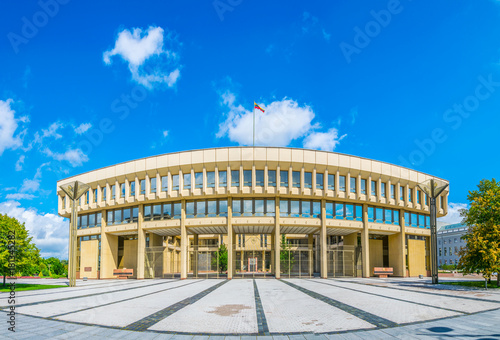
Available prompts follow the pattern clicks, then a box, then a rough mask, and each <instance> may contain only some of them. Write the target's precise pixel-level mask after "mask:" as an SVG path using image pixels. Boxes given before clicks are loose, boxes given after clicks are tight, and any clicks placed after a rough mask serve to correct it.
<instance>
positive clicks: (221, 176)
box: [219, 171, 227, 187]
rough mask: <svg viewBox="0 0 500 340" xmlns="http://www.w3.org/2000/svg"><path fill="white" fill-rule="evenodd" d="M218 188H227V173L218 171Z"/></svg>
mask: <svg viewBox="0 0 500 340" xmlns="http://www.w3.org/2000/svg"><path fill="white" fill-rule="evenodd" d="M219 186H220V187H225V186H227V171H219Z"/></svg>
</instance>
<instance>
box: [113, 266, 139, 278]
mask: <svg viewBox="0 0 500 340" xmlns="http://www.w3.org/2000/svg"><path fill="white" fill-rule="evenodd" d="M113 275H117V276H118V279H125V280H126V279H128V277H129V276H134V270H133V269H127V268H123V269H113Z"/></svg>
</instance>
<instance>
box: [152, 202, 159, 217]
mask: <svg viewBox="0 0 500 340" xmlns="http://www.w3.org/2000/svg"><path fill="white" fill-rule="evenodd" d="M160 218H161V204H155V205H153V219H154V220H159V219H160Z"/></svg>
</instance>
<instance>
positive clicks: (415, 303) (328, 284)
mask: <svg viewBox="0 0 500 340" xmlns="http://www.w3.org/2000/svg"><path fill="white" fill-rule="evenodd" d="M309 281H312V282H315V283H319V284H322V285H327V286H332V287H336V288H340V289H347V290H352V291H353V292H358V293H364V294H369V295H373V296H378V297H382V298H385V299H390V300H396V301H401V302H406V303H410V304H412V305H420V306H424V307H431V308H437V309H442V310H446V311H448V312H455V313H461V314H469V313H467V312H462V311H459V310H456V309H451V308H446V307H438V306H434V305H428V304H425V303H421V302H414V301H408V300H405V299H400V298H395V297H390V296H387V295H383V294H377V293H370V292H367V291H364V290H361V289H354V288H349V287H344V286H341V285H340V286H339V285H335V284H332V283H328V282H321V281H316V280H309Z"/></svg>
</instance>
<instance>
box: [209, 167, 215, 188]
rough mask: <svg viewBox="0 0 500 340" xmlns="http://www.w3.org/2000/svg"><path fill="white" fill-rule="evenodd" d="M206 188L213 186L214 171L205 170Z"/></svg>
mask: <svg viewBox="0 0 500 340" xmlns="http://www.w3.org/2000/svg"><path fill="white" fill-rule="evenodd" d="M207 188H215V171H207Z"/></svg>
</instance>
